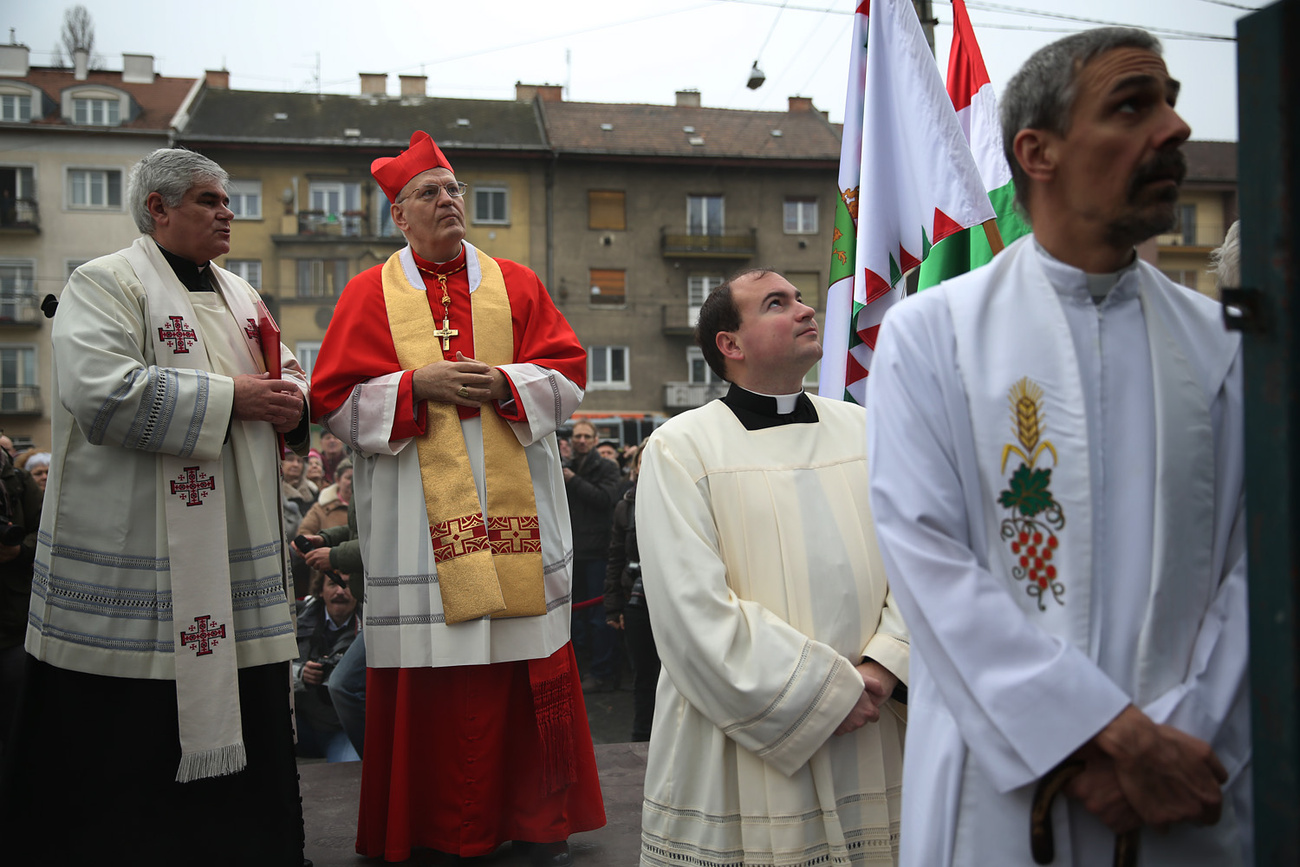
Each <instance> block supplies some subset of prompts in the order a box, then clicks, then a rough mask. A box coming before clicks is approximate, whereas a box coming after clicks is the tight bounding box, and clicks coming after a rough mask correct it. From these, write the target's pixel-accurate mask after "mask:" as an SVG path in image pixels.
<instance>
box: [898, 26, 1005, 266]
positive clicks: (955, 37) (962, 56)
mask: <svg viewBox="0 0 1300 867" xmlns="http://www.w3.org/2000/svg"><path fill="white" fill-rule="evenodd" d="M952 18H953V26H952V51H950V52H949V54H948V96H949V97H951V98H952V105H953V108H955V109H957V119H958V120H959V121H961V126H962V131H963V132H964V133H965V134H966V140H967V141H968V142H970V149H971V153H972V154H974V156H975V165H977V166H979V170H980V177H981V178H982V179H983V182H984V189H986V190H988V193H989V201H991V202H992V203H993V209H994V210H995V211H996V212H997V215H998V230H999V231H1000V232H1001V234H1002V242H1003V243H1004V244H1010V243H1011V242H1012V241H1014V240H1015V239H1016V238H1019V237H1020V236H1021V235H1028V234H1029V232H1030V228H1029V224H1028V223H1026V222H1025V221H1024V219H1023V218H1022V217H1021V216H1020V213H1019V212H1018V211H1016V209H1015V200H1016V191H1015V187H1014V186H1013V185H1012V183H1011V168H1010V167H1009V166H1008V165H1007V158H1006V154H1005V152H1004V151H1003V150H1002V125H1001V123H1000V122H999V120H998V101H997V97H996V96H994V94H993V84H992V83H991V82H990V81H989V73H988V70H987V69H986V68H985V67H984V55H982V54H981V53H980V46H979V43H978V42H976V41H975V28H973V27H972V26H971V23H970V16H969V15H968V14H967V13H966V3H965V0H952ZM992 258H993V250H992V248H990V247H989V241H988V238H987V237H986V236H985V234H984V232H982V231H980V230H979V229H967V230H966V231H963V232H958V233H956V234H954V235H952V236H950V237H948V238H946V239H945V240H944V241H943V243H936V244H935V245H934V250H932V251H931V252H930V257H929V258H928V259H926V260H925V264H923V265H922V266H921V274H920V280H919V283H918V285H919V286H920V288H922V289H928V288H930V287H931V286H934V285H936V284H938V283H941V282H943V281H944V280H947V279H948V278H949V277H956V276H957V275H958V274H965V273H966V272H967V271H969V270H971V269H972V268H978V267H979V266H980V265H983V264H985V263H987V262H988V261H989V260H990V259H992Z"/></svg>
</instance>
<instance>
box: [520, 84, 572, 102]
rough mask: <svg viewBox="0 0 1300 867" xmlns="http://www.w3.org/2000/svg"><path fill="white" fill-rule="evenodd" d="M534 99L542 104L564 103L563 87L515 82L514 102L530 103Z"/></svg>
mask: <svg viewBox="0 0 1300 867" xmlns="http://www.w3.org/2000/svg"><path fill="white" fill-rule="evenodd" d="M534 99H540V100H541V101H542V102H564V87H563V85H559V84H523V83H522V82H518V81H516V82H515V101H516V102H532V101H533V100H534Z"/></svg>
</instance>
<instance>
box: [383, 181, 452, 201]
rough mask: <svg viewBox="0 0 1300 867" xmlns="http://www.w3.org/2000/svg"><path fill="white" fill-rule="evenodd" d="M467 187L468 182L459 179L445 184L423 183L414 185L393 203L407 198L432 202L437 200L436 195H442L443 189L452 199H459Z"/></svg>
mask: <svg viewBox="0 0 1300 867" xmlns="http://www.w3.org/2000/svg"><path fill="white" fill-rule="evenodd" d="M468 189H469V184H463V183H461V182H460V181H452V182H451V183H447V184H425V185H424V186H422V187H416V188H415V189H413V190H411V192H410V193H408V194H407V195H405V196H402V197H401V198H400V199H398V200H397V201H396V202H395V204H398V205H400V204H401V203H402V202H405V201H406V200H407V199H415V200H416V201H417V202H425V203H426V204H433V203H434V202H436V201H438V196H440V195H442V191H443V190H446V191H447V195H449V196H451V197H452V198H453V199H459V198H460V197H461V196H463V195H465V191H466V190H468Z"/></svg>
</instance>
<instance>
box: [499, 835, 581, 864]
mask: <svg viewBox="0 0 1300 867" xmlns="http://www.w3.org/2000/svg"><path fill="white" fill-rule="evenodd" d="M513 846H514V848H515V849H523V850H525V851H527V852H528V863H529V864H530V865H531V867H569V865H571V864H572V863H573V854H572V853H571V852H570V851H569V841H568V840H561V841H560V842H558V843H524V842H522V841H520V840H515V841H514V843H513Z"/></svg>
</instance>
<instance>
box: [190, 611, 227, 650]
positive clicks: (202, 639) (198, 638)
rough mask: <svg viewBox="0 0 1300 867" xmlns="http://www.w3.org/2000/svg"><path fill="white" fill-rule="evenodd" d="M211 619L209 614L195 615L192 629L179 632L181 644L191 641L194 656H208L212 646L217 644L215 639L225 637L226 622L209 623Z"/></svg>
mask: <svg viewBox="0 0 1300 867" xmlns="http://www.w3.org/2000/svg"><path fill="white" fill-rule="evenodd" d="M211 619H212V615H211V614H204V615H203V616H202V617H195V618H194V627H193V631H192V632H182V633H181V646H182V647H184V646H186V645H188V644H190V643H191V642H193V643H194V655H195V656H210V655H211V654H212V648H214V647H216V646H217V639H218V638H225V637H226V624H224V623H222V624H219V625H214V624H210V623H209V622H208V621H209V620H211Z"/></svg>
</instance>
